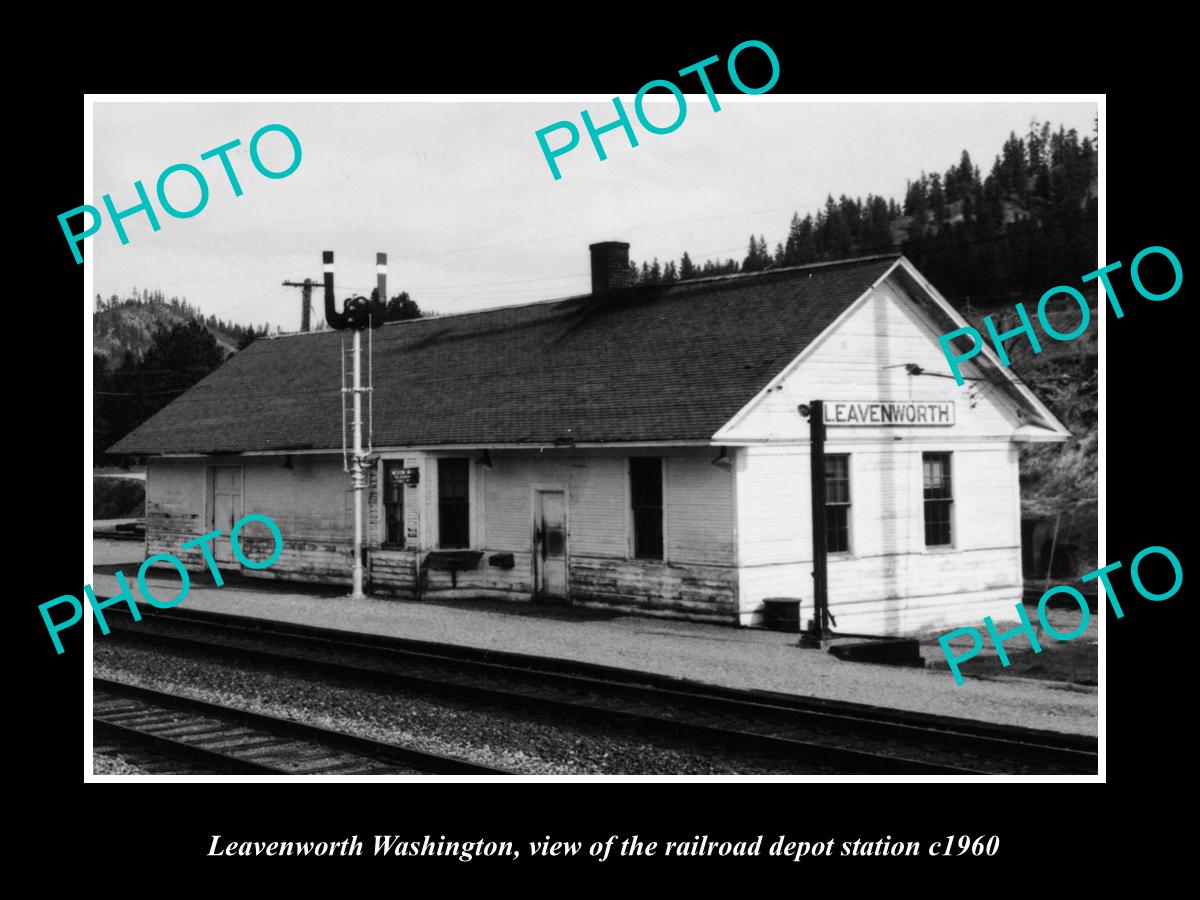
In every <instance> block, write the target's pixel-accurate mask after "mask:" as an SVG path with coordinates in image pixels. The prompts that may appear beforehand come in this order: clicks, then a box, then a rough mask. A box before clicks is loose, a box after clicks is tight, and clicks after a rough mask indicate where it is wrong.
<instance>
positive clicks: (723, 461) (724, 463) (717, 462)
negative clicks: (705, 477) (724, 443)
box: [712, 447, 733, 468]
mask: <svg viewBox="0 0 1200 900" xmlns="http://www.w3.org/2000/svg"><path fill="white" fill-rule="evenodd" d="M712 464H713V465H714V466H720V467H721V468H729V467H730V466H732V465H733V460H732V459H730V458H729V453H728V452H727V451H726V450H725V448H724V447H722V448H721V452H720V453H718V454H717V458H716V459H714V460H713V461H712Z"/></svg>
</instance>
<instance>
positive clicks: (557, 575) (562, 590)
mask: <svg viewBox="0 0 1200 900" xmlns="http://www.w3.org/2000/svg"><path fill="white" fill-rule="evenodd" d="M536 517H537V518H536V521H535V528H534V544H533V548H534V567H535V571H536V576H537V584H536V591H535V593H536V595H537V597H538V599H539V600H547V601H559V602H564V601H566V599H567V498H566V494H564V493H563V492H562V491H538V492H537V504H536Z"/></svg>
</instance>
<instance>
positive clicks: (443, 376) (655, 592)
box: [111, 242, 1068, 634]
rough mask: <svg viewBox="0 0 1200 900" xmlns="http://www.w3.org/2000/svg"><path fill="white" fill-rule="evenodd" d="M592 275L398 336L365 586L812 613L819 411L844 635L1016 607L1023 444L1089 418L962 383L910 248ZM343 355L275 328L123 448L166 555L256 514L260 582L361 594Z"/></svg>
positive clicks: (333, 345) (945, 317)
mask: <svg viewBox="0 0 1200 900" xmlns="http://www.w3.org/2000/svg"><path fill="white" fill-rule="evenodd" d="M592 266H593V272H592V275H593V291H592V293H591V294H588V295H584V296H581V297H572V298H567V299H564V300H560V301H553V302H549V303H535V304H527V305H525V306H519V307H509V308H505V309H500V310H487V311H481V312H478V313H469V314H463V315H457V316H445V317H437V318H432V319H422V320H416V321H411V322H402V323H394V324H389V325H386V326H384V327H383V328H382V329H380V330H379V331H377V332H376V334H375V337H374V357H375V358H374V451H375V454H376V461H375V466H374V470H373V473H372V478H371V482H370V489H369V495H368V496H369V503H368V505H367V509H368V513H367V519H368V521H367V522H366V528H367V535H368V547H367V550H366V557H367V558H366V561H365V563H366V567H367V573H368V592H370V593H373V594H377V595H390V596H396V597H400V598H409V599H412V598H419V597H430V596H436V597H439V598H455V597H464V598H465V597H479V596H488V597H500V598H506V599H511V600H514V601H530V600H541V601H546V602H561V603H570V604H579V605H588V606H603V607H609V608H613V609H620V610H631V611H638V612H644V613H648V614H654V615H679V616H686V617H691V618H697V619H705V620H712V621H720V622H727V623H730V624H741V625H753V624H757V623H759V622H760V621H761V618H762V614H763V609H764V603H763V601H764V599H765V598H768V597H780V596H784V597H799V598H800V599H801V602H802V610H803V612H802V616H803V618H805V619H807V618H808V617H809V616H810V615H811V612H812V609H811V601H812V557H813V552H812V546H813V542H812V534H811V527H812V525H811V510H810V493H811V490H810V467H809V433H808V428H809V426H808V420H807V419H806V418H805V417H804V416H802V415H801V414H800V412H799V411H798V408H799V407H800V406H801V405H802V404H808V403H809V402H810V401H813V400H822V401H824V402H825V404H826V421H827V422H828V423H829V425H828V438H827V444H826V453H827V454H828V464H827V472H826V486H827V498H826V500H827V503H826V514H825V518H824V521H825V528H826V540H827V543H828V546H829V551H830V552H829V557H828V560H829V562H828V583H829V607H830V611H831V612H832V614H833V616H834V617H835V618H836V621H837V629H838V630H839V631H842V632H858V633H877V634H903V633H910V632H913V631H915V630H920V629H925V628H933V627H939V626H943V625H961V624H962V623H964V622H977V621H978V620H979V619H980V617H981V616H983V615H988V614H1000V613H1007V612H1009V611H1011V608H1012V604H1013V603H1014V602H1015V601H1016V600H1017V599H1018V598H1019V597H1020V595H1021V587H1022V573H1021V550H1020V542H1021V541H1020V536H1021V531H1020V497H1019V485H1018V463H1017V449H1018V445H1019V444H1020V443H1021V442H1025V441H1062V440H1065V439H1066V438H1067V437H1068V433H1067V431H1066V429H1065V428H1064V427H1063V426H1062V424H1061V423H1060V422H1059V421H1058V420H1057V419H1056V418H1055V417H1054V415H1053V414H1052V413H1051V412H1050V411H1049V410H1048V409H1047V408H1046V407H1045V406H1044V405H1043V404H1042V403H1041V402H1040V401H1039V400H1038V399H1037V398H1036V397H1035V396H1034V395H1033V394H1032V393H1031V392H1030V391H1029V390H1028V388H1027V387H1025V386H1024V385H1023V384H1022V383H1021V382H1020V381H1019V380H1018V379H1017V378H1016V377H1015V376H1014V375H1013V374H1012V372H1011V371H1010V370H1009V369H1007V368H1002V367H1000V366H999V365H998V363H997V362H996V360H995V357H994V356H993V355H991V353H990V351H985V352H984V353H982V354H980V356H978V357H976V358H975V360H973V361H971V362H969V363H967V364H966V368H965V369H964V372H965V374H967V375H968V376H969V377H971V378H972V379H974V380H970V381H968V382H967V383H966V384H965V385H963V386H962V387H959V386H958V385H956V383H955V382H954V380H953V379H952V378H951V377H949V370H948V367H947V365H946V362H945V360H944V358H943V357H942V354H941V351H940V349H939V346H938V342H937V339H938V336H939V335H941V334H943V333H944V332H946V331H948V330H950V329H952V328H955V327H958V326H959V325H961V324H964V323H963V321H962V319H961V317H960V316H959V315H958V314H957V313H956V312H954V310H953V309H952V308H951V307H950V306H949V305H948V304H947V303H946V302H945V300H944V299H943V298H942V297H941V296H940V295H939V294H938V293H937V291H936V290H935V289H934V288H933V287H932V286H931V285H930V284H929V283H927V282H926V280H925V279H924V278H923V277H922V276H921V275H920V273H918V272H917V271H916V270H915V268H914V267H913V266H912V265H911V264H910V263H909V262H908V261H907V260H905V259H904V258H903V257H899V256H884V257H870V258H864V259H858V260H849V261H844V262H837V263H828V264H821V265H814V266H806V267H797V268H789V269H777V270H772V271H767V272H761V273H752V274H743V275H734V276H722V277H717V278H707V279H697V280H692V281H687V282H682V283H679V284H676V285H670V286H656V287H627V286H625V284H624V279H625V278H626V277H627V271H628V245H626V244H622V243H615V242H613V243H604V244H597V245H593V247H592ZM339 345H340V337H339V335H338V334H336V333H330V332H317V333H310V334H296V335H283V336H278V337H274V338H271V339H268V340H260V341H257V342H256V343H254V344H253V345H251V347H250V348H248V349H247V350H244V351H242V352H241V353H238V354H236V355H235V356H234V357H232V358H231V359H230V360H229V361H228V362H227V363H226V364H225V365H224V366H222V367H221V368H220V369H218V370H217V371H216V372H215V373H213V374H212V375H210V376H209V377H208V378H206V379H205V380H204V381H202V382H200V383H199V384H198V385H197V386H196V387H194V388H193V389H192V390H191V391H189V392H188V393H186V394H184V395H183V396H182V397H180V398H178V399H177V400H175V401H174V402H173V403H171V404H170V405H169V406H167V407H166V408H165V409H163V410H162V411H161V412H160V413H158V414H157V415H156V416H155V417H153V418H152V419H150V420H149V421H148V422H146V423H145V424H144V425H142V426H141V427H139V428H138V429H137V430H135V431H134V432H133V433H131V434H130V435H128V436H127V437H125V438H124V439H122V440H121V441H120V442H119V443H118V444H117V445H116V446H114V447H113V448H111V449H112V452H117V453H139V454H145V455H146V456H147V457H148V476H147V485H148V493H147V550H148V552H151V553H155V552H170V553H174V554H176V555H182V556H184V558H185V559H186V561H187V562H188V564H189V566H194V567H195V568H196V569H202V568H203V567H204V563H203V559H202V557H201V556H200V555H199V552H198V551H192V552H191V553H186V552H185V553H183V554H181V553H180V550H179V547H180V544H182V543H183V542H184V541H186V540H188V539H190V538H193V537H196V536H199V535H201V534H203V533H205V532H207V531H210V530H212V529H214V528H220V529H223V530H224V531H226V532H227V531H228V530H229V527H230V525H231V524H232V522H233V521H234V520H236V519H237V518H239V517H241V516H242V515H244V514H248V513H251V512H259V513H265V514H266V515H268V516H270V517H271V518H272V519H274V520H275V522H277V523H278V525H279V527H280V530H281V532H282V534H283V538H284V550H283V554H282V557H281V559H280V560H279V561H278V562H276V563H275V564H274V565H273V566H272V567H271V568H270V569H267V570H265V571H263V572H260V573H256V572H252V571H250V570H246V574H248V575H260V576H262V577H275V578H291V579H298V580H309V581H322V582H336V583H349V580H350V568H351V562H352V560H351V554H352V550H351V541H352V535H353V520H352V517H353V506H352V501H351V493H350V481H349V477H348V475H346V473H345V472H344V471H343V461H342V454H341V446H342V444H341V421H340V394H339V388H340V381H339V369H340V347H339ZM253 527H256V526H248V527H247V529H246V531H245V532H244V536H245V537H246V538H247V539H246V541H245V542H244V543H245V544H246V545H247V546H250V547H253V546H255V542H256V540H257V539H252V538H251V531H252V528H253ZM258 534H259V538H267V535H266V532H265V529H264V530H263V531H262V532H259V533H258ZM263 545H264V546H267V545H269V539H268V540H266V541H263ZM219 558H220V559H222V562H223V565H228V566H229V567H230V568H236V567H237V564H236V562H234V561H233V558H232V555H231V554H230V552H229V548H228V547H227V546H225V547H221V548H219Z"/></svg>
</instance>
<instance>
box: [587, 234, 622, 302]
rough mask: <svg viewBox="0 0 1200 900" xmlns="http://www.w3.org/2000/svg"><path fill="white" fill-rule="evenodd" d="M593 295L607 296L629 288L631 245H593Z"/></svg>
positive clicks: (619, 243)
mask: <svg viewBox="0 0 1200 900" xmlns="http://www.w3.org/2000/svg"><path fill="white" fill-rule="evenodd" d="M588 249H589V250H591V251H592V293H593V294H607V293H609V292H610V291H619V290H621V288H627V287H629V245H628V244H625V243H622V242H621V241H602V242H601V243H599V244H592V245H591V246H590V247H589V248H588Z"/></svg>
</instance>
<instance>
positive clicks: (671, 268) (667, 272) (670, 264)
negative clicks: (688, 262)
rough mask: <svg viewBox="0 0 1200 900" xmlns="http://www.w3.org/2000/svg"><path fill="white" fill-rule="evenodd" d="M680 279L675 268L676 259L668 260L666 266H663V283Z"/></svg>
mask: <svg viewBox="0 0 1200 900" xmlns="http://www.w3.org/2000/svg"><path fill="white" fill-rule="evenodd" d="M678 280H679V273H678V272H677V271H676V270H675V260H673V259H669V260H667V264H666V266H665V267H664V268H663V273H662V283H663V284H674V283H675V282H676V281H678Z"/></svg>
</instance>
